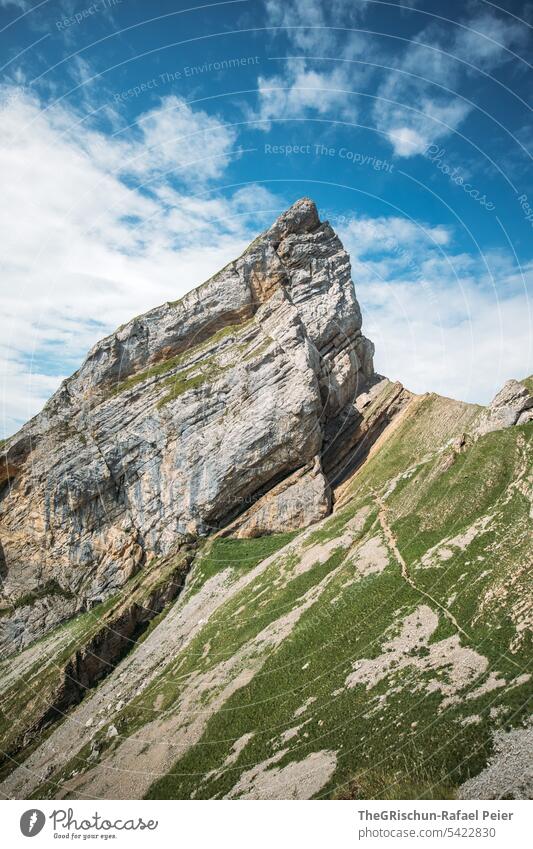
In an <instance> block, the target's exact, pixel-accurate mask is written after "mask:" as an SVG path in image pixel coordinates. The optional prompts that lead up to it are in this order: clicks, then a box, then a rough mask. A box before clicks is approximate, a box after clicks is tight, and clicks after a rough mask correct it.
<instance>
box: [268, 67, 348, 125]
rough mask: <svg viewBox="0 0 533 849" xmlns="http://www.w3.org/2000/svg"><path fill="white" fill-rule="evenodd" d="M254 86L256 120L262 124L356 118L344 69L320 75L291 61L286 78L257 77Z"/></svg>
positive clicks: (335, 69)
mask: <svg viewBox="0 0 533 849" xmlns="http://www.w3.org/2000/svg"><path fill="white" fill-rule="evenodd" d="M257 84H258V96H259V111H258V114H257V116H256V117H258V118H259V119H260V120H263V121H265V122H270V121H271V120H272V119H275V118H298V117H301V116H304V115H311V114H314V115H319V116H324V115H328V114H331V113H334V114H335V116H336V117H337V118H338V119H341V120H347V121H350V120H351V121H354V120H355V118H356V115H357V109H356V100H355V96H354V95H351V94H350V91H351V90H352V88H353V85H354V79H353V77H352V78H351V80H350V79H349V78H348V76H347V73H346V69H345V68H344V67H336V68H333V70H331V71H321V72H319V71H314V70H310V69H309V68H307V67H306V66H305V64H301V63H298V64H297V63H294V62H293V63H289V64H288V66H287V69H286V72H285V76H275V77H268V78H266V77H259V79H258V83H257ZM265 127H268V123H267V124H266V125H265Z"/></svg>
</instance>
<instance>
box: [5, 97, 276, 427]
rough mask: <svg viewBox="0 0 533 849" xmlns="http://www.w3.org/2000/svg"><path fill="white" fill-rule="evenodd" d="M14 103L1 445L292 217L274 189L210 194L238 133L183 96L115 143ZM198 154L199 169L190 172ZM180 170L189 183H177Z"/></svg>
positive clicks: (10, 108)
mask: <svg viewBox="0 0 533 849" xmlns="http://www.w3.org/2000/svg"><path fill="white" fill-rule="evenodd" d="M3 94H4V97H3V99H2V100H1V101H0V117H1V120H2V126H3V133H2V135H1V136H0V181H1V184H2V193H3V203H2V207H1V211H0V230H1V232H2V253H1V256H0V264H1V274H2V300H3V314H2V317H1V329H0V340H1V341H0V360H1V361H2V364H1V366H0V397H1V398H2V408H1V415H0V435H3V434H2V433H1V432H2V431H3V432H4V433H9V432H12V431H13V430H15V429H16V427H17V426H18V425H20V423H21V422H22V421H23V420H24V419H26V418H27V417H28V416H29V415H32V414H34V413H35V412H37V411H38V409H39V408H40V407H41V406H42V404H43V402H44V401H45V400H46V398H47V397H48V396H49V395H50V393H51V391H52V390H53V389H54V388H55V387H56V385H57V384H58V383H59V381H60V378H61V376H63V375H64V374H65V373H69V372H70V371H72V370H73V369H74V368H75V367H76V366H77V365H78V364H79V362H80V360H81V358H82V357H83V355H84V354H85V352H86V351H87V349H88V348H89V347H90V346H91V345H92V344H93V343H94V342H95V341H97V339H99V338H101V337H102V336H103V335H105V334H106V333H108V332H110V331H112V330H113V329H114V328H115V327H116V326H118V325H119V324H121V323H122V322H124V321H126V320H127V319H129V318H130V317H131V316H132V315H135V314H138V313H142V312H144V311H145V310H147V309H149V308H150V307H152V306H154V305H155V304H158V303H162V302H164V301H165V300H168V299H175V298H177V297H180V295H183V294H184V293H185V292H186V291H188V290H189V289H190V288H192V287H193V286H194V285H196V284H198V283H200V282H202V280H203V279H206V278H207V277H209V276H210V275H211V274H213V273H214V272H215V271H217V270H218V269H219V268H221V267H222V266H223V265H225V264H226V263H227V262H228V261H229V260H230V259H232V258H234V257H235V256H237V255H238V254H239V253H240V252H241V251H242V250H243V248H244V247H245V245H246V244H247V243H248V241H249V240H250V239H251V238H252V237H253V236H254V235H255V234H256V232H257V229H258V222H261V226H263V225H266V224H267V223H269V221H270V220H271V218H272V209H273V208H274V207H277V210H276V211H279V210H280V203H279V201H276V200H275V199H274V198H273V197H272V195H270V193H269V192H268V191H267V190H266V189H264V188H262V187H256V188H254V189H253V190H252V189H251V188H250V187H248V188H243V189H241V190H239V191H237V192H235V193H234V195H233V196H232V197H231V198H230V199H224V198H221V197H212V196H210V195H209V194H208V193H206V186H208V185H209V182H208V181H209V180H210V179H211V178H212V177H214V176H217V175H219V174H220V173H221V171H222V168H223V165H222V164H221V163H227V156H226V153H229V152H230V151H231V147H230V145H231V142H232V141H233V138H234V136H233V133H232V132H230V131H228V130H227V129H226V128H225V126H224V125H223V124H222V123H221V122H218V123H217V122H216V119H214V118H212V117H210V116H208V115H205V114H204V113H199V112H192V111H191V110H190V108H189V107H187V106H183V107H182V106H180V105H179V104H177V103H176V98H171V99H167V100H166V101H165V102H164V103H162V105H161V108H160V110H159V111H158V110H152V111H151V112H150V113H148V114H147V115H146V116H145V120H144V121H141V124H140V127H137V128H132V129H131V130H129V131H127V132H122V133H120V134H119V135H116V136H115V137H110V136H108V135H106V134H104V133H100V132H97V131H95V130H89V129H87V128H86V127H85V125H84V124H80V123H79V120H78V115H77V114H76V113H75V112H74V111H73V110H71V109H66V108H61V109H59V108H53V109H49V110H48V111H41V110H40V104H39V102H38V101H37V100H36V99H35V98H34V97H29V96H28V95H26V94H21V95H20V96H19V97H15V98H13V97H10V96H8V94H9V92H6V91H4V92H3ZM173 121H175V123H173ZM186 133H187V134H191V133H193V134H195V135H194V141H191V142H190V144H189V146H188V147H187V144H186V142H185V141H184V135H185V134H186ZM145 144H147V145H148V146H149V150H148V153H147V154H146V156H145V155H144V153H143V145H145ZM195 150H196V151H199V152H200V156H201V162H200V163H199V164H197V165H195V166H194V167H193V168H192V169H191V173H187V172H186V171H185V170H184V169H183V168H182V167H180V166H182V165H183V164H184V163H186V162H187V159H188V158H190V157H192V156H197V154H195V153H194V151H195ZM221 153H222V154H224V155H223V156H220V154H221ZM206 156H207V157H211V158H210V159H209V158H207V159H206V158H205V157H206ZM176 166H178V168H176ZM169 170H170V172H171V173H170V176H171V177H177V178H180V179H171V180H170V181H169V180H167V179H165V174H166V173H167V172H168V171H169ZM134 173H137V174H141V175H142V177H143V178H144V179H146V178H147V179H148V183H147V186H148V187H149V191H147V190H146V188H143V187H142V185H136V184H135V182H134V181H133V180H132V174H134ZM193 174H194V175H195V176H196V178H197V180H198V183H199V193H198V194H197V195H196V196H195V194H194V193H193V191H192V187H191V183H192V175H193ZM124 175H128V179H127V180H125V179H123V176H124ZM263 209H266V212H265V214H264V215H263V216H262V210H263ZM59 372H61V374H59Z"/></svg>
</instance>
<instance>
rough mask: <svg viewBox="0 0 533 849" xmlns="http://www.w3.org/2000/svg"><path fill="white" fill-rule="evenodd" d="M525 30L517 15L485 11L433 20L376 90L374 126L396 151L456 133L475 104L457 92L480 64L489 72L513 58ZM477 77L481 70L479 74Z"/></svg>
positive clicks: (406, 152)
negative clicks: (452, 21) (456, 19)
mask: <svg viewBox="0 0 533 849" xmlns="http://www.w3.org/2000/svg"><path fill="white" fill-rule="evenodd" d="M526 38H527V33H526V31H525V28H524V27H521V26H520V25H519V24H518V22H516V21H513V20H509V19H507V20H504V19H501V18H499V17H497V16H495V15H494V14H492V13H489V12H482V13H478V14H476V15H473V16H471V17H468V18H464V19H463V21H462V22H461V26H459V27H453V26H451V25H444V24H442V23H433V24H431V25H430V26H428V27H426V28H425V29H423V30H422V31H421V32H420V33H419V35H418V36H417V37H416V38H415V39H414V40H413V41H411V42H409V44H408V45H407V47H406V48H405V49H404V50H403V51H402V52H401V53H400V56H399V57H398V58H397V60H396V61H395V63H394V67H395V69H394V70H392V71H390V72H389V73H388V74H387V76H386V77H385V79H384V80H383V81H382V82H381V84H380V85H379V87H378V90H377V100H376V101H375V106H374V110H373V112H374V120H375V122H376V127H377V128H378V129H379V130H381V131H382V132H383V133H385V135H386V136H387V138H388V139H389V141H390V143H391V145H392V146H393V149H394V152H395V153H396V154H397V155H398V156H403V157H408V156H414V155H416V154H420V153H423V152H424V150H426V148H427V147H428V145H429V144H432V143H435V142H436V141H439V140H440V139H442V138H445V137H446V136H448V135H450V134H452V133H453V132H454V131H455V130H456V129H457V128H458V127H459V126H460V125H461V123H462V122H463V121H464V120H465V118H466V117H467V116H468V115H469V114H470V112H471V111H472V108H473V106H472V105H471V104H470V103H468V102H467V101H466V99H463V98H461V97H459V96H458V95H457V94H456V93H455V92H458V91H459V90H460V88H461V81H462V80H463V79H464V78H465V76H475V75H476V74H477V71H476V69H481V70H482V71H484V72H486V73H489V72H491V71H493V70H494V69H495V68H496V67H498V66H499V65H501V64H502V63H504V62H506V61H509V60H510V59H512V54H511V53H510V52H509V51H510V50H511V49H519V48H520V47H521V46H523V45H524V43H525V40H526ZM477 75H478V76H479V74H477Z"/></svg>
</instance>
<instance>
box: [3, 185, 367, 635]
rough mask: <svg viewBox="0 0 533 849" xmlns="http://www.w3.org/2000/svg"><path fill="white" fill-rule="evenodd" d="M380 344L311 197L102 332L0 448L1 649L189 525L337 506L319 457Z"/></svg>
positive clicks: (244, 530) (94, 592) (142, 561)
mask: <svg viewBox="0 0 533 849" xmlns="http://www.w3.org/2000/svg"><path fill="white" fill-rule="evenodd" d="M372 355H373V346H372V344H371V343H370V342H369V341H368V340H367V339H365V337H364V336H362V334H361V313H360V310H359V306H358V303H357V300H356V297H355V292H354V287H353V283H352V280H351V276H350V263H349V258H348V255H347V254H346V252H345V250H344V249H343V247H342V244H341V242H340V240H339V239H338V237H337V236H336V234H335V233H334V231H333V230H332V229H331V227H330V226H329V224H327V223H326V222H320V220H319V217H318V214H317V210H316V207H315V205H314V203H313V202H312V201H310V200H308V199H302V200H300V201H298V202H297V203H296V204H295V205H294V206H292V207H291V208H290V209H289V210H288V211H287V212H285V213H284V214H283V215H282V216H281V217H280V218H279V219H278V220H277V221H276V222H275V223H274V225H273V226H272V227H271V228H270V229H269V230H267V231H266V232H265V233H264V234H263V235H261V236H260V237H259V238H258V239H256V240H255V241H254V242H253V243H252V244H251V245H250V246H249V248H248V249H247V250H246V251H245V253H244V254H243V255H242V256H241V257H240V258H239V259H237V260H235V261H234V262H232V263H230V265H228V266H227V267H226V268H224V269H223V270H222V271H220V272H219V273H218V274H216V275H215V276H214V277H213V278H211V279H210V280H208V281H207V282H206V283H204V284H203V285H202V286H200V287H199V288H198V289H196V290H194V291H192V292H190V293H189V294H188V295H186V296H185V297H184V298H183V299H182V300H180V301H177V302H175V303H166V304H164V305H162V306H160V307H157V308H156V309H154V310H151V311H150V312H148V313H146V314H145V315H143V316H139V317H137V318H134V319H132V320H131V321H130V322H129V323H128V324H126V325H124V326H123V327H121V328H119V329H118V330H117V331H116V332H115V333H113V334H112V335H111V336H109V337H107V338H106V339H104V340H103V341H101V342H99V343H98V344H97V345H95V346H94V348H93V349H92V350H91V351H90V352H89V354H88V356H87V359H86V360H85V362H84V363H83V365H82V366H81V368H80V369H79V370H78V371H77V372H76V373H75V374H74V375H73V376H72V377H71V378H69V379H68V380H66V381H64V383H63V384H62V386H61V387H60V389H59V390H58V391H57V392H56V394H55V395H54V396H53V397H52V398H51V399H50V401H49V402H48V403H47V404H46V406H45V408H44V409H43V411H42V412H41V413H40V414H39V415H38V416H36V417H35V418H34V419H33V420H32V421H30V422H29V423H28V424H27V425H25V426H24V427H23V428H22V429H21V430H20V431H19V433H17V434H16V435H15V436H13V437H11V439H9V440H8V441H7V442H6V444H5V445H4V446H3V449H2V451H3V454H2V457H1V460H0V573H1V577H2V585H3V587H2V596H1V598H0V603H1V608H2V609H1V611H0V612H1V614H2V618H1V619H0V648H1V649H2V650H4V651H6V650H7V651H11V650H16V649H18V648H21V647H23V646H25V645H27V644H28V643H29V642H31V641H32V640H34V639H35V638H36V637H38V636H40V635H41V634H43V633H45V632H46V631H47V630H49V629H50V628H51V627H53V626H54V625H55V624H57V622H59V621H61V620H62V619H65V618H67V617H69V616H71V615H73V614H75V613H77V612H79V611H80V610H83V609H87V608H88V607H91V606H92V605H94V604H95V603H97V602H99V601H101V600H102V599H104V598H106V597H108V596H109V595H110V594H112V593H113V592H114V591H116V590H117V589H118V588H119V587H121V586H123V585H124V584H125V582H126V581H127V580H128V579H129V578H130V577H131V576H132V575H133V574H135V573H136V572H137V571H138V570H139V569H141V568H149V563H150V560H151V558H153V557H154V556H159V555H164V554H166V553H167V552H168V551H169V550H170V548H171V547H172V546H174V545H175V544H176V540H179V538H180V536H182V535H183V536H185V535H189V536H190V535H204V534H206V533H209V532H211V531H213V530H216V531H218V530H220V529H222V528H224V527H227V526H228V525H229V524H231V523H232V522H235V520H238V523H239V524H238V527H239V531H238V533H239V535H240V536H246V535H250V536H253V535H257V534H261V533H265V532H269V531H278V530H288V529H291V528H293V527H305V526H306V525H308V524H310V523H311V522H313V521H316V520H317V519H320V518H322V517H323V516H324V515H326V514H327V513H328V512H329V510H330V483H331V481H330V480H328V477H327V474H326V473H325V467H324V464H323V457H324V456H325V454H326V453H327V454H328V456H329V457H330V458H332V457H334V458H335V462H331V460H330V463H329V465H330V466H331V467H332V468H333V466H336V467H338V466H339V462H340V465H342V451H341V450H340V448H338V445H337V443H339V444H340V440H337V436H338V434H339V433H340V432H342V431H343V428H344V429H345V428H346V427H347V425H346V422H348V423H349V424H350V427H352V430H353V425H354V423H355V424H356V423H357V415H358V414H357V410H356V407H355V405H354V400H355V398H356V396H357V395H358V394H359V393H360V392H361V391H362V390H364V389H365V388H366V387H367V385H368V383H369V382H372V378H373V365H372ZM352 441H353V440H352ZM346 444H347V445H351V443H350V442H349V441H348V442H347V443H346ZM326 472H327V469H326Z"/></svg>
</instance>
